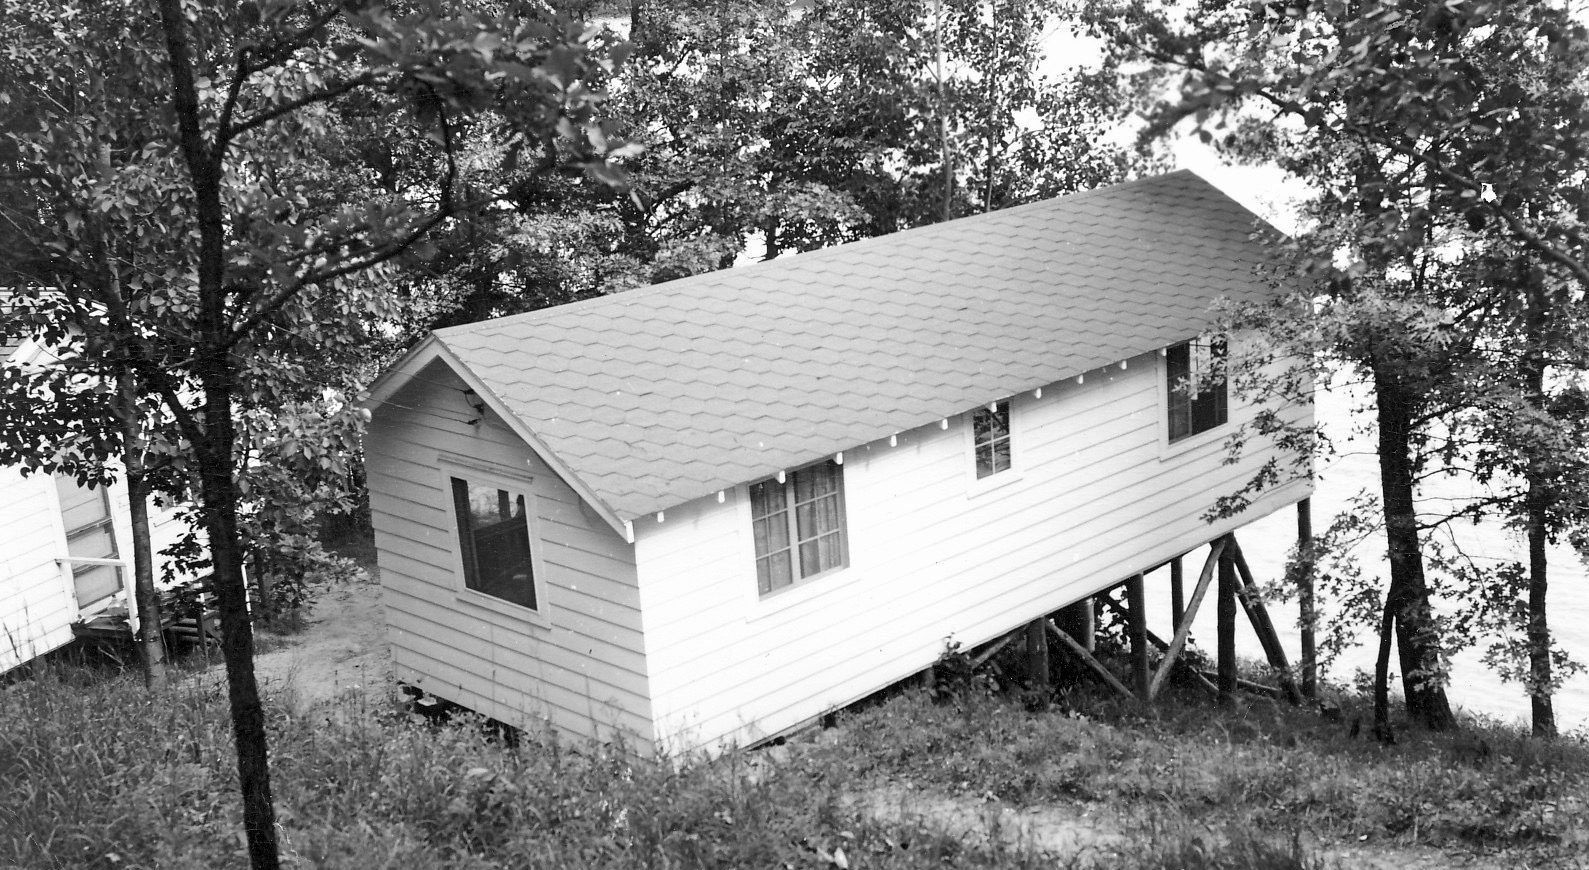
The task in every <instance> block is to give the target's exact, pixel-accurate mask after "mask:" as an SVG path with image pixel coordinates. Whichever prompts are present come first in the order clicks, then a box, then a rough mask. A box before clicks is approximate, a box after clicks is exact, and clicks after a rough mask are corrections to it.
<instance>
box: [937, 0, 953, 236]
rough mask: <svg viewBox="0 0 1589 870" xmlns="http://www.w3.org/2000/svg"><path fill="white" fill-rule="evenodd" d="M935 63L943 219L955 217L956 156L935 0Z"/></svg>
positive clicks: (939, 2) (939, 13) (940, 16)
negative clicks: (951, 133)
mask: <svg viewBox="0 0 1589 870" xmlns="http://www.w3.org/2000/svg"><path fill="white" fill-rule="evenodd" d="M933 11H934V13H935V18H936V24H935V26H934V28H933V48H934V51H935V57H934V63H935V68H936V77H937V79H938V151H939V155H940V159H941V161H942V162H943V219H944V220H949V219H951V218H953V217H954V190H955V171H954V155H953V153H952V152H951V151H950V148H949V98H948V91H947V88H946V87H945V82H944V77H943V0H934V3H933Z"/></svg>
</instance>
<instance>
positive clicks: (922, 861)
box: [0, 671, 1048, 870]
mask: <svg viewBox="0 0 1589 870" xmlns="http://www.w3.org/2000/svg"><path fill="white" fill-rule="evenodd" d="M361 697H362V698H367V697H368V696H349V697H348V699H346V704H345V705H344V706H341V707H336V706H325V707H320V708H317V709H316V712H315V713H314V715H313V716H310V717H305V718H291V717H289V716H287V715H286V714H285V713H283V712H282V711H281V710H280V709H274V708H273V709H272V710H271V713H270V723H269V724H270V732H271V738H272V763H273V772H274V782H275V786H276V798H277V807H278V815H279V822H280V825H281V834H282V837H281V839H282V843H283V846H284V850H285V852H286V853H287V855H286V857H287V858H288V859H289V861H290V862H293V863H295V864H297V865H298V866H313V867H347V868H388V867H389V868H404V870H413V868H421V867H425V868H429V867H439V868H476V867H526V868H538V867H547V868H565V867H597V868H606V867H722V868H730V867H733V868H738V867H785V866H787V867H824V868H825V867H838V866H846V865H847V866H857V867H859V866H866V867H892V868H912V867H929V866H930V867H943V866H963V867H1016V868H1020V867H1035V866H1038V862H1039V856H1037V855H1036V854H1035V853H1034V852H1032V851H1030V850H1022V849H1017V848H1013V847H1009V846H1006V845H1005V844H1002V843H997V842H995V843H979V844H978V843H967V842H963V841H962V840H961V839H959V838H956V837H954V836H950V835H947V834H945V833H942V832H935V831H933V830H930V829H929V828H927V827H925V826H923V825H920V824H916V823H909V822H900V823H883V822H878V821H875V820H872V819H870V818H867V817H866V816H865V815H863V814H862V813H861V812H860V811H859V810H857V809H854V808H853V807H851V806H850V804H849V803H848V802H847V801H845V800H844V789H845V783H846V782H847V779H848V777H847V774H846V772H845V771H844V770H843V769H842V768H840V767H836V766H831V765H821V764H815V765H812V766H804V767H800V768H794V767H786V766H779V765H771V766H768V767H767V769H766V770H765V771H764V772H763V773H762V775H760V776H757V777H747V776H741V775H738V772H736V770H735V767H736V765H742V764H744V756H742V755H733V756H730V757H729V758H728V759H726V760H723V761H720V762H718V763H716V764H692V765H685V766H681V767H675V766H674V765H672V764H669V763H667V762H656V761H647V760H642V759H640V758H637V757H636V756H634V755H633V754H631V753H629V752H627V751H625V750H623V749H621V748H618V747H612V746H603V745H587V746H579V747H575V746H570V745H567V744H565V743H562V742H559V741H557V740H555V739H552V738H551V737H549V736H547V735H527V736H526V739H524V740H523V741H521V742H520V744H519V746H518V748H516V749H514V748H508V747H506V746H504V745H502V744H501V743H500V742H497V741H495V740H493V739H491V738H490V737H489V736H488V735H487V732H486V731H485V730H484V729H482V728H480V727H478V726H479V723H470V722H467V721H466V722H462V723H459V724H455V725H452V726H448V727H442V728H436V727H434V726H429V725H426V724H423V723H420V722H418V721H414V720H412V719H411V718H410V717H409V716H407V715H406V714H403V713H401V712H399V711H397V710H396V709H394V708H389V707H386V706H385V705H384V702H382V703H372V702H369V701H367V700H360V698H361ZM226 723H227V718H226V714H225V703H224V698H223V697H221V696H220V694H219V692H218V691H211V692H202V691H198V690H195V689H193V688H192V684H191V683H190V684H189V685H188V686H186V687H179V688H177V689H174V690H171V691H168V692H162V693H159V694H155V695H150V694H147V693H146V692H145V691H144V690H143V688H142V686H141V684H140V683H139V682H138V681H136V680H134V679H131V678H117V679H112V680H109V681H108V682H107V681H100V682H97V683H96V682H94V681H93V680H92V679H90V678H89V677H87V676H85V675H83V674H82V673H81V672H71V671H65V672H59V673H52V674H46V675H42V676H41V677H39V678H38V679H35V680H33V681H31V682H27V683H22V684H18V685H15V686H12V687H10V688H9V689H7V690H5V691H4V693H3V694H0V866H12V865H15V866H19V867H28V868H44V867H106V868H109V867H117V868H140V867H141V868H189V867H191V868H211V867H226V866H238V865H240V864H242V863H243V862H244V855H243V851H242V849H243V837H242V831H241V828H240V824H239V814H238V810H237V805H238V801H237V797H236V787H235V773H234V769H233V767H232V765H233V763H234V761H233V755H232V752H231V749H230V745H229V740H230V734H229V730H228V728H227V724H226ZM1044 866H1048V865H1044Z"/></svg>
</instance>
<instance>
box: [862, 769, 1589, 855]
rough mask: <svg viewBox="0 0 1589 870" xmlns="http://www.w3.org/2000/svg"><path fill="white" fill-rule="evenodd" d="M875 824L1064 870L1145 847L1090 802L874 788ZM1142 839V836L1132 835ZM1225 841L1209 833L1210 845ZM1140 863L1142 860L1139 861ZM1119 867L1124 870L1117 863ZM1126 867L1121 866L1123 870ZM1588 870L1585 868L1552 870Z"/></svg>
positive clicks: (1389, 851)
mask: <svg viewBox="0 0 1589 870" xmlns="http://www.w3.org/2000/svg"><path fill="white" fill-rule="evenodd" d="M855 803H856V804H857V805H859V806H860V807H862V808H864V809H865V810H866V811H867V812H868V813H869V814H870V815H872V816H873V817H874V818H878V819H882V820H886V821H915V822H920V823H923V824H926V825H928V826H931V827H934V828H938V829H940V830H942V831H945V832H946V833H948V834H950V835H951V836H954V837H957V838H959V839H961V840H963V841H965V842H968V843H990V842H994V841H998V842H1000V843H1002V844H1004V845H1006V846H1013V847H1017V848H1030V849H1033V850H1035V851H1038V852H1041V853H1044V854H1048V855H1053V856H1059V857H1063V858H1064V859H1065V860H1066V861H1068V862H1070V863H1067V864H1065V865H1064V866H1074V867H1088V866H1092V861H1093V860H1099V861H1102V862H1103V863H1106V864H1107V863H1111V862H1107V861H1103V859H1106V858H1108V857H1111V856H1115V855H1121V856H1124V857H1127V858H1130V857H1132V854H1129V853H1127V852H1124V851H1122V850H1123V849H1132V850H1134V849H1136V848H1139V847H1140V845H1141V843H1142V842H1143V841H1142V839H1141V838H1140V837H1131V836H1127V834H1128V832H1130V830H1129V829H1130V828H1131V827H1132V826H1133V825H1139V824H1141V822H1140V821H1137V822H1131V821H1128V820H1126V819H1123V818H1116V817H1113V816H1111V815H1110V814H1109V813H1108V811H1107V810H1100V809H1099V808H1097V807H1092V806H1089V805H1087V804H1084V803H1077V804H1073V805H1062V806H1055V805H1049V806H1033V807H1014V806H1010V805H1009V804H1005V803H1003V802H1001V801H997V800H985V799H979V798H977V797H975V796H971V795H964V796H951V795H946V794H942V793H938V792H934V791H928V790H922V789H916V788H912V787H910V786H907V785H897V784H893V785H887V786H883V787H879V788H874V789H872V790H870V791H867V792H865V793H862V794H860V795H858V796H856V798H855ZM1130 833H1140V832H1130ZM1220 836H1221V834H1220V833H1218V832H1216V831H1208V832H1206V837H1207V838H1208V839H1209V840H1215V839H1218V838H1219V837H1220ZM1303 846H1304V847H1305V848H1306V850H1307V853H1308V854H1311V855H1316V856H1318V857H1319V858H1322V859H1323V861H1324V862H1325V863H1324V866H1326V867H1339V868H1365V870H1447V868H1451V870H1515V868H1519V867H1522V866H1528V865H1521V864H1519V863H1518V862H1517V861H1516V860H1515V859H1514V858H1512V857H1509V856H1506V855H1477V854H1471V853H1462V852H1447V851H1443V850H1439V849H1431V848H1418V847H1407V846H1401V845H1397V844H1393V843H1372V842H1367V841H1364V842H1359V843H1324V842H1320V841H1318V840H1316V839H1314V840H1311V841H1310V840H1309V839H1308V838H1304V840H1303ZM1138 857H1140V856H1138ZM1116 865H1117V863H1116ZM1117 866H1118V865H1117ZM1551 866H1562V867H1583V866H1586V865H1584V864H1581V863H1579V864H1573V863H1568V864H1563V865H1551Z"/></svg>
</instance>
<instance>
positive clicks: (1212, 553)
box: [1145, 538, 1227, 701]
mask: <svg viewBox="0 0 1589 870" xmlns="http://www.w3.org/2000/svg"><path fill="white" fill-rule="evenodd" d="M1226 540H1227V539H1226V538H1220V539H1219V540H1217V541H1215V542H1214V544H1213V546H1212V547H1210V548H1209V550H1208V559H1207V560H1206V561H1204V562H1203V572H1202V573H1201V574H1199V575H1198V577H1197V586H1196V588H1194V589H1193V590H1192V598H1191V600H1190V601H1188V602H1186V612H1184V613H1182V614H1181V624H1180V625H1177V626H1176V627H1175V637H1174V638H1172V639H1171V640H1170V645H1169V647H1168V648H1167V649H1165V650H1164V658H1163V660H1161V661H1160V662H1159V669H1158V671H1156V672H1155V673H1154V674H1153V681H1152V682H1151V683H1149V684H1148V697H1147V698H1146V699H1145V700H1148V701H1151V700H1153V699H1154V698H1157V697H1158V696H1159V692H1160V691H1161V690H1163V688H1164V681H1165V680H1167V679H1169V676H1170V670H1171V669H1172V668H1174V667H1175V660H1176V659H1178V658H1180V657H1181V651H1182V650H1184V649H1186V641H1187V638H1189V637H1191V635H1192V619H1193V618H1194V617H1196V616H1197V608H1198V607H1200V606H1202V604H1203V596H1204V595H1206V594H1207V593H1208V586H1209V583H1211V582H1213V579H1214V568H1215V567H1216V566H1218V565H1219V557H1220V554H1222V553H1223V552H1225V541H1226Z"/></svg>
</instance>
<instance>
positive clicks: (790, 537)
mask: <svg viewBox="0 0 1589 870" xmlns="http://www.w3.org/2000/svg"><path fill="white" fill-rule="evenodd" d="M1272 233H1273V231H1272V230H1270V229H1269V228H1268V227H1267V226H1265V225H1263V224H1262V222H1261V221H1259V220H1258V219H1257V218H1255V217H1254V216H1253V215H1252V214H1251V213H1250V212H1248V211H1246V210H1245V209H1243V208H1241V207H1240V206H1239V205H1237V204H1236V203H1234V202H1233V201H1231V200H1230V199H1229V198H1228V197H1226V196H1224V195H1223V194H1221V193H1220V192H1219V191H1218V190H1216V189H1215V188H1213V187H1212V186H1210V185H1208V184H1207V183H1206V182H1204V181H1203V180H1201V179H1200V178H1198V177H1197V176H1195V175H1192V174H1191V173H1187V172H1177V173H1173V174H1170V175H1166V176H1161V177H1157V178H1152V179H1146V180H1143V181H1138V182H1133V183H1129V184H1123V185H1118V186H1115V187H1110V188H1104V189H1100V190H1096V191H1092V192H1088V193H1084V194H1077V195H1072V196H1067V197H1061V198H1058V199H1053V200H1048V201H1045V202H1040V203H1034V204H1031V205H1027V206H1022V207H1017V208H1011V209H1007V210H1004V211H1000V212H994V213H991V214H986V215H979V216H976V217H970V218H963V219H960V220H956V221H950V222H947V223H944V224H939V225H936V226H931V227H925V228H921V229H916V230H910V231H907V232H901V233H897V234H894V235H890V236H886V237H882V238H877V239H870V240H866V241H861V242H856V243H853V244H849V245H842V246H838V247H835V248H830V249H825V250H821V251H816V252H812V253H808V254H801V255H797V256H790V257H784V258H780V259H777V260H774V261H771V262H767V263H761V264H758V265H755V266H750V267H745V268H736V269H731V270H726V271H721V272H714V273H710V274H706V275H699V276H694V277H691V278H685V279H682V280H679V281H673V282H668V283H665V284H660V285H656V286H654V287H649V288H645V289H641V290H635V291H631V292H626V293H620V294H615V295H613V296H608V297H603V298H599V299H594V300H590V301H586V302H579V303H574V304H571V305H565V306H559V307H557V308H552V309H547V310H544V311H539V312H534V313H531V314H525V315H519V316H515V317H508V318H502V319H499V320H493V321H486V322H483V323H477V324H471V325H467V326H460V327H453V328H450V329H445V330H440V331H438V332H436V333H434V334H432V335H431V336H430V337H429V338H427V339H426V340H425V341H423V342H421V343H420V344H419V345H418V346H417V347H415V348H414V349H413V350H411V351H410V352H409V353H408V354H407V355H406V356H405V357H404V358H403V359H402V360H401V361H399V362H398V363H397V364H396V365H395V366H394V367H393V368H392V369H391V370H390V371H388V372H387V373H386V374H385V375H384V376H383V377H382V378H381V380H380V381H378V382H377V383H376V385H375V386H374V387H373V388H372V395H371V398H370V400H369V402H368V407H370V409H371V411H372V422H371V425H370V430H369V433H368V436H367V441H366V455H367V462H368V469H367V470H368V479H369V487H370V499H371V506H372V511H373V517H374V525H375V534H376V546H377V551H378V560H379V565H380V574H381V582H382V586H383V592H384V603H385V610H386V614H387V621H388V636H389V639H390V642H391V644H392V655H393V660H394V663H395V667H396V671H397V676H398V678H399V679H400V680H402V681H405V682H408V683H412V684H414V685H416V686H418V687H420V688H422V689H424V690H425V691H427V692H430V693H432V694H435V695H438V696H440V697H443V698H446V699H448V700H451V701H454V702H456V703H459V704H461V705H464V706H466V707H469V708H471V709H474V710H476V711H479V712H481V713H484V714H486V715H489V716H491V717H494V718H497V719H500V720H503V721H505V722H508V723H510V724H516V725H521V726H528V725H532V724H534V723H536V722H541V721H546V722H550V723H551V724H552V725H553V726H554V727H556V728H557V729H559V730H560V731H563V732H566V733H568V734H572V735H581V736H589V737H597V738H601V739H609V738H613V737H617V738H620V739H623V740H625V741H627V742H629V743H631V744H632V745H636V746H638V747H640V748H642V749H649V750H658V751H664V752H674V753H678V752H689V751H695V750H703V749H704V750H713V749H717V748H721V747H723V746H725V745H729V744H736V743H737V744H741V745H744V744H750V743H754V742H757V741H760V740H764V739H767V738H769V737H772V736H775V735H778V734H780V733H782V732H786V731H788V730H790V729H793V728H796V727H799V726H801V725H803V724H805V723H809V722H811V721H812V720H814V719H815V718H817V717H818V716H820V715H822V714H823V713H825V712H828V711H831V710H834V709H836V708H839V707H842V706H844V705H846V704H849V703H851V702H853V701H855V700H857V699H859V698H862V697H865V696H866V695H868V694H870V693H872V692H875V691H877V690H878V689H880V688H883V687H885V686H887V685H889V684H891V683H894V682H897V681H899V680H901V679H903V678H905V677H908V676H910V675H911V674H913V673H916V672H919V671H921V670H922V669H924V668H926V667H928V666H930V665H931V664H932V663H933V662H934V661H935V660H936V659H937V658H938V656H939V655H940V654H941V653H942V651H943V649H944V643H945V639H946V638H948V637H951V636H952V637H953V638H955V639H957V640H959V641H960V642H962V643H964V644H966V645H968V646H969V645H973V644H977V643H980V642H984V641H987V640H990V639H992V638H996V637H998V636H1000V635H1002V634H1004V633H1007V632H1009V631H1011V630H1012V629H1014V628H1016V627H1018V626H1020V625H1023V624H1025V623H1028V622H1031V621H1033V620H1035V619H1039V618H1041V617H1043V616H1045V615H1047V614H1050V613H1053V612H1055V611H1057V610H1059V609H1060V608H1062V607H1064V606H1065V605H1067V604H1070V603H1072V602H1074V601H1077V600H1079V599H1081V598H1084V597H1086V596H1088V595H1091V594H1093V593H1095V592H1097V591H1099V590H1102V589H1105V588H1108V587H1112V586H1114V585H1116V584H1118V583H1120V582H1121V581H1122V580H1123V579H1124V578H1126V577H1129V576H1131V575H1133V574H1137V573H1141V572H1144V571H1147V570H1149V569H1151V568H1153V567H1155V566H1158V565H1161V564H1163V563H1165V562H1166V561H1168V560H1170V559H1172V558H1175V557H1177V556H1179V555H1181V554H1183V553H1186V552H1188V551H1190V550H1192V549H1194V548H1196V547H1198V546H1200V545H1202V544H1205V543H1208V542H1210V541H1212V540H1214V539H1216V538H1219V537H1221V536H1222V535H1224V534H1226V533H1227V532H1230V531H1232V530H1234V529H1235V528H1237V527H1239V526H1240V525H1242V524H1245V523H1247V522H1250V521H1251V520H1253V519H1255V518H1257V517H1259V516H1262V515H1264V514H1267V513H1269V512H1272V511H1273V510H1276V509H1279V508H1281V507H1283V506H1286V505H1289V504H1292V503H1295V502H1297V501H1299V500H1301V499H1303V498H1306V497H1307V496H1308V495H1309V493H1310V492H1311V482H1310V481H1309V480H1307V479H1297V480H1292V481H1288V482H1285V483H1282V484H1280V485H1278V486H1277V487H1275V488H1274V489H1272V490H1271V491H1269V492H1267V493H1266V494H1264V495H1263V496H1262V497H1261V498H1259V499H1258V500H1257V502H1256V503H1255V504H1254V505H1253V507H1252V508H1251V509H1250V510H1249V511H1248V512H1247V513H1245V514H1244V515H1243V516H1241V517H1240V518H1238V519H1232V520H1226V521H1222V522H1219V523H1214V524H1210V523H1208V522H1205V521H1204V519H1203V518H1202V517H1203V514H1204V512H1205V511H1207V510H1208V508H1209V507H1210V506H1211V505H1212V504H1213V502H1214V500H1215V499H1216V498H1217V497H1218V496H1220V495H1224V494H1228V493H1230V492H1232V491H1234V490H1236V489H1237V488H1238V487H1239V486H1240V485H1241V484H1242V483H1244V482H1245V481H1246V480H1247V479H1248V478H1249V477H1250V476H1251V475H1252V473H1253V472H1254V471H1255V470H1256V469H1257V468H1258V467H1259V466H1260V465H1261V464H1262V463H1263V462H1264V461H1265V460H1266V459H1267V458H1268V457H1269V456H1270V455H1271V454H1270V450H1271V449H1272V448H1267V447H1266V446H1265V445H1262V444H1253V443H1249V445H1248V447H1247V449H1246V451H1245V453H1244V455H1243V457H1242V459H1241V461H1239V462H1237V463H1234V464H1226V463H1225V459H1226V452H1225V450H1224V441H1225V438H1226V436H1228V435H1229V434H1230V433H1231V432H1232V431H1233V430H1234V428H1235V427H1236V426H1237V425H1238V424H1239V423H1240V422H1241V421H1242V420H1243V419H1245V418H1247V417H1249V416H1250V415H1251V414H1252V412H1253V409H1252V408H1250V407H1248V406H1246V405H1244V404H1243V403H1242V402H1241V401H1239V399H1238V397H1237V396H1235V395H1234V394H1231V393H1230V392H1229V391H1228V390H1227V389H1226V387H1225V385H1224V383H1223V382H1222V381H1215V382H1210V381H1209V380H1208V379H1206V378H1205V379H1202V380H1201V381H1199V380H1198V379H1196V377H1195V374H1194V373H1195V372H1196V371H1197V370H1198V369H1199V367H1200V366H1206V365H1207V362H1208V360H1209V359H1210V357H1211V356H1217V355H1219V354H1221V353H1225V352H1226V341H1227V339H1225V338H1221V337H1218V336H1212V335H1209V334H1208V331H1209V330H1210V328H1211V327H1213V326H1214V325H1215V323H1216V318H1215V315H1214V313H1213V311H1212V309H1211V306H1212V305H1213V303H1214V302H1215V300H1216V299H1217V298H1220V297H1226V298H1228V299H1231V300H1234V301H1236V302H1242V301H1252V300H1257V299H1261V298H1263V297H1264V295H1265V294H1266V292H1267V291H1266V290H1265V288H1264V286H1263V285H1262V283H1261V282H1260V281H1259V280H1258V278H1257V277H1256V276H1255V275H1254V267H1255V266H1256V265H1257V264H1258V262H1259V261H1260V260H1261V259H1262V258H1263V256H1264V251H1263V246H1262V244H1261V242H1260V241H1258V237H1259V236H1261V235H1268V234H1272ZM1228 341H1229V342H1232V343H1234V344H1233V346H1238V347H1239V342H1240V341H1242V339H1241V338H1240V337H1232V338H1230V339H1228ZM1189 379H1190V380H1192V381H1193V382H1195V383H1200V384H1201V385H1202V389H1201V390H1200V391H1198V390H1193V391H1188V390H1186V389H1185V388H1184V387H1183V388H1181V389H1176V388H1175V386H1174V385H1175V384H1178V383H1179V384H1185V383H1186V382H1188V380H1189ZM1286 413H1288V414H1290V415H1293V416H1294V417H1296V418H1298V419H1307V418H1308V417H1310V416H1311V413H1312V409H1311V407H1294V408H1289V409H1286Z"/></svg>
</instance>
